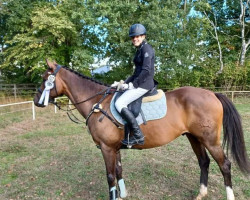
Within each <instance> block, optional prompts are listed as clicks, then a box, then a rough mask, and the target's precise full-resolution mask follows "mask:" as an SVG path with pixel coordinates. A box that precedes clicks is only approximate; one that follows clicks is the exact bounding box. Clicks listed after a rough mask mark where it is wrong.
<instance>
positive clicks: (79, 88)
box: [34, 60, 250, 200]
mask: <svg viewBox="0 0 250 200" xmlns="http://www.w3.org/2000/svg"><path fill="white" fill-rule="evenodd" d="M47 64H48V69H47V70H46V72H45V73H44V74H43V83H42V85H41V87H40V88H39V90H40V92H37V94H36V95H35V97H34V103H35V105H36V106H40V107H44V105H43V104H41V103H39V100H40V98H41V94H42V92H43V91H44V90H45V82H46V80H47V79H48V77H49V76H50V75H51V74H53V75H54V76H55V80H54V86H53V88H51V89H50V94H49V98H50V100H52V101H53V99H54V98H55V97H58V96H61V95H66V96H67V97H68V98H69V99H70V100H71V102H72V103H73V104H74V105H75V107H76V109H77V110H78V111H79V113H80V114H81V115H82V116H83V117H84V118H85V119H86V118H87V121H88V123H87V126H88V128H89V131H90V133H91V136H92V138H93V141H94V142H95V143H96V145H98V146H99V147H100V149H101V152H102V155H103V158H104V161H105V166H106V172H107V182H108V186H109V199H110V200H116V199H118V198H119V197H120V198H125V197H126V196H127V192H126V188H125V183H124V180H123V178H122V164H121V155H120V149H121V148H122V143H121V141H122V140H123V138H124V131H123V130H121V129H119V128H117V126H116V125H115V124H114V123H113V122H112V121H111V120H110V119H108V118H107V117H104V115H103V113H101V112H92V111H93V108H92V107H93V105H94V104H96V103H98V102H99V101H100V100H101V99H102V103H101V104H102V107H103V110H104V111H105V112H106V113H107V114H108V115H109V116H112V115H111V113H110V109H109V106H110V102H111V99H112V96H113V94H107V93H105V94H106V95H105V98H103V95H102V94H104V93H103V91H107V89H109V88H110V87H108V86H107V85H104V84H102V83H100V82H98V81H96V80H94V79H91V78H89V77H87V76H84V75H82V74H80V73H78V72H76V71H73V70H71V69H69V68H67V67H61V66H60V65H58V64H56V63H55V62H50V61H48V60H47ZM165 95H166V98H167V107H168V113H167V115H166V116H165V117H163V118H161V119H157V120H152V121H149V122H148V123H147V124H146V125H141V126H140V128H141V130H142V131H143V133H144V135H145V144H144V145H135V146H133V148H135V149H148V148H154V147H159V146H162V145H165V144H167V143H169V142H171V141H172V140H174V139H176V138H177V137H179V136H181V135H186V137H187V138H188V140H189V142H190V143H191V146H192V148H193V151H194V153H195V154H196V157H197V159H198V163H199V166H200V191H199V194H198V196H197V197H196V200H201V199H202V198H203V197H205V196H207V183H208V168H209V163H210V158H209V156H208V154H207V151H209V152H210V154H211V155H212V157H213V159H214V160H215V161H216V162H217V164H218V166H219V168H220V171H221V173H222V175H223V178H224V183H225V188H226V194H227V200H234V199H235V197H234V193H233V190H232V181H231V163H230V161H229V160H228V158H227V156H226V155H225V153H224V151H223V147H226V150H227V151H228V150H230V152H231V154H232V157H233V159H234V160H235V161H236V163H237V165H238V166H239V168H240V170H241V171H242V172H244V173H246V174H248V173H250V162H249V158H248V156H247V153H246V147H245V142H244V135H243V130H242V124H241V118H240V115H239V113H238V112H237V110H236V108H235V106H234V105H233V103H232V102H231V101H230V100H229V99H228V98H227V97H225V96H224V95H222V94H218V93H214V92H212V91H209V90H205V89H201V88H194V87H181V88H179V89H176V90H173V91H170V92H166V93H165ZM83 100H84V101H83ZM90 113H91V114H90ZM100 119H102V120H100ZM222 124H223V132H224V138H223V144H221V140H220V139H221V130H222ZM206 150H207V151H206ZM116 181H117V182H116ZM116 183H117V184H118V189H117V188H116Z"/></svg>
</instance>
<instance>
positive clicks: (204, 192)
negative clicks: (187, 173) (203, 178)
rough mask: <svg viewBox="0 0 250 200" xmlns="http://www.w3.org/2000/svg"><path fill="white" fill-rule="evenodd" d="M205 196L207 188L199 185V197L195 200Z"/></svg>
mask: <svg viewBox="0 0 250 200" xmlns="http://www.w3.org/2000/svg"><path fill="white" fill-rule="evenodd" d="M206 195H207V187H206V186H205V185H204V184H201V186H200V193H199V195H198V196H197V197H196V199H195V200H201V199H202V198H203V197H205V196H206Z"/></svg>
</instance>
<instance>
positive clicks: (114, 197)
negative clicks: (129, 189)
mask: <svg viewBox="0 0 250 200" xmlns="http://www.w3.org/2000/svg"><path fill="white" fill-rule="evenodd" d="M101 150H102V155H103V158H104V162H105V165H106V172H107V180H108V185H109V199H110V200H118V194H117V189H116V184H115V179H116V155H117V150H116V149H115V148H111V147H108V146H106V145H101Z"/></svg>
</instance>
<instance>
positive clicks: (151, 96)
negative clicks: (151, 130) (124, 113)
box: [114, 87, 160, 118]
mask: <svg viewBox="0 0 250 200" xmlns="http://www.w3.org/2000/svg"><path fill="white" fill-rule="evenodd" d="M123 92H124V91H121V92H118V93H117V94H116V96H115V99H114V102H116V100H117V99H118V98H119V97H120V96H121V95H122V94H123ZM159 98H160V95H159V93H158V91H157V88H156V87H154V88H153V89H151V90H149V91H148V92H147V93H146V94H144V95H143V96H141V97H140V98H138V99H136V100H135V101H133V102H131V103H130V104H129V105H128V109H129V110H130V111H131V112H132V113H133V114H134V116H135V118H136V117H138V116H139V114H140V113H141V114H142V116H143V113H142V110H141V106H142V102H149V101H155V100H157V99H159Z"/></svg>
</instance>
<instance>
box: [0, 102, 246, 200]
mask: <svg viewBox="0 0 250 200" xmlns="http://www.w3.org/2000/svg"><path fill="white" fill-rule="evenodd" d="M237 108H238V110H239V112H240V113H241V115H242V121H243V126H244V131H245V140H246V146H247V151H248V155H250V129H249V127H250V126H249V125H250V121H249V119H250V104H238V105H237ZM36 110H37V119H36V120H35V121H32V119H31V118H32V116H31V113H15V114H9V115H1V116H0V199H1V200H10V199H15V200H17V199H25V200H26V199H27V200H33V199H39V200H49V199H51V200H57V199H59V200H64V199H65V200H66V199H70V200H71V199H83V200H98V199H100V200H101V199H105V200H106V199H108V192H107V190H108V185H107V181H106V172H105V167H104V162H103V158H102V155H101V152H100V150H99V149H97V148H96V146H95V144H94V142H93V141H92V138H91V136H90V135H89V134H88V132H87V130H86V127H85V125H84V124H81V125H78V124H75V123H73V122H71V121H70V120H69V119H68V117H67V115H66V113H64V112H59V113H57V114H54V113H53V107H50V108H44V109H38V108H36ZM121 153H122V162H123V176H124V179H125V183H126V186H127V189H128V193H129V196H128V198H127V199H129V200H146V199H148V200H154V199H155V200H156V199H157V200H186V199H190V200H191V199H193V198H194V197H195V196H196V195H197V194H198V191H199V174H200V172H199V167H198V163H197V159H196V157H195V155H194V153H193V152H192V149H191V147H190V144H189V142H188V140H187V138H186V137H183V136H181V137H179V138H178V139H176V140H175V141H173V142H171V143H170V144H168V145H165V146H163V147H160V148H155V149H149V150H142V151H137V150H122V151H121ZM211 160H212V159H211ZM232 179H233V185H234V192H235V196H236V199H237V200H246V199H250V179H249V177H247V176H245V175H243V174H241V172H240V171H239V170H238V169H237V168H236V166H235V164H234V163H233V164H232ZM225 197H226V193H225V188H224V183H223V178H222V175H221V173H220V171H219V169H218V166H217V165H216V164H215V162H214V161H213V160H212V162H211V165H210V174H209V185H208V197H207V198H206V199H207V200H210V199H211V200H215V199H216V200H223V199H226V198H225Z"/></svg>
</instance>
